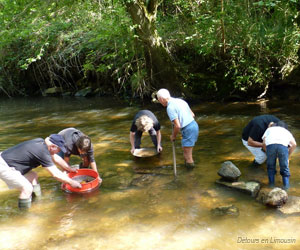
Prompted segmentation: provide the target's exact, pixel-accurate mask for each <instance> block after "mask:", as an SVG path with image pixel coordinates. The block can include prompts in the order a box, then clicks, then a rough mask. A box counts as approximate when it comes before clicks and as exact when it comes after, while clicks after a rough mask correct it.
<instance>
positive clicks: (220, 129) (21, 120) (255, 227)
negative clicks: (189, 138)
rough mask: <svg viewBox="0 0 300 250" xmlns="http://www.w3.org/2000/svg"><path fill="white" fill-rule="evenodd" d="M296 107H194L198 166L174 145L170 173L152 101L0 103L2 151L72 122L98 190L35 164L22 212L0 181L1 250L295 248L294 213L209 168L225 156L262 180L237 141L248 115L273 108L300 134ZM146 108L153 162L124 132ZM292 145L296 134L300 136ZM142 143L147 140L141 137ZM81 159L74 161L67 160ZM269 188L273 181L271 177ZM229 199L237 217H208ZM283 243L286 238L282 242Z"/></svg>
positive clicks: (247, 176) (298, 192) (296, 169)
mask: <svg viewBox="0 0 300 250" xmlns="http://www.w3.org/2000/svg"><path fill="white" fill-rule="evenodd" d="M299 106H300V104H299V103H280V102H267V101H261V102H254V103H225V104H224V103H199V104H192V105H191V108H192V109H193V111H194V113H195V115H196V120H197V122H198V124H199V128H200V131H199V140H198V142H197V144H196V146H195V148H194V160H195V163H196V168H195V169H194V170H192V171H187V170H186V169H185V168H184V166H183V165H184V164H183V162H184V160H183V155H182V150H181V147H180V141H179V140H177V141H176V160H177V174H178V177H177V179H176V180H174V177H173V170H172V166H173V161H172V145H171V143H170V141H169V135H170V133H171V124H170V121H169V120H168V118H167V114H166V111H165V108H163V107H162V106H161V105H160V104H147V105H145V106H129V105H127V104H126V103H122V102H120V101H118V100H114V99H108V98H91V99H84V98H82V99H81V98H80V99H75V98H42V99H39V98H37V99H34V98H27V99H25V98H24V99H23V98H21V99H2V100H0V124H1V126H0V135H1V136H0V151H3V150H5V149H7V148H8V147H11V146H13V145H15V144H17V143H20V142H22V141H24V140H29V139H33V138H36V137H42V138H45V137H47V136H48V135H49V134H51V133H57V132H59V131H60V130H62V129H64V128H66V127H76V128H78V129H80V130H81V131H83V132H84V133H86V134H87V135H89V136H90V137H91V139H92V142H93V145H94V149H95V158H96V162H97V165H98V170H99V172H100V175H101V176H102V178H103V183H102V186H101V187H100V188H99V189H98V190H96V191H95V192H92V193H88V194H83V195H78V194H77V195H76V194H68V193H65V192H64V191H62V190H61V185H60V183H59V182H58V181H56V180H55V179H54V178H52V177H51V176H50V175H49V174H48V172H46V171H45V170H43V169H42V168H41V167H39V168H36V169H35V171H36V172H37V173H38V175H39V181H40V183H41V187H42V192H43V198H42V199H41V200H39V201H36V202H34V203H33V204H32V207H31V208H30V209H29V210H28V211H20V210H19V209H18V206H17V200H18V192H17V191H16V190H8V188H7V187H6V185H5V183H4V182H3V181H1V180H0V249H14V250H15V249H26V250H27V249H220V250H224V249H225V250H226V249H297V248H298V249H299V248H300V237H299V233H298V231H299V225H300V218H299V216H284V215H282V214H281V213H280V212H279V211H277V210H276V209H271V208H267V207H265V206H264V205H262V204H260V203H258V202H256V201H255V199H254V198H252V197H250V196H248V195H246V194H244V193H239V192H237V191H233V190H229V189H225V188H223V187H220V186H217V185H216V184H215V181H216V180H217V179H219V177H218V175H217V171H218V170H219V168H220V167H221V164H222V163H223V162H224V161H227V160H230V161H232V162H233V163H234V164H235V165H236V166H237V167H238V168H239V169H240V170H241V172H242V176H241V178H240V179H242V180H258V181H260V182H261V183H262V185H267V172H266V165H263V166H261V167H258V168H253V167H250V164H251V162H252V160H253V158H252V156H251V155H250V153H249V152H248V151H247V150H246V149H245V148H244V146H243V145H242V142H241V132H242V129H243V127H244V126H245V125H246V124H247V123H248V121H250V120H251V118H252V117H254V116H256V115H260V114H267V113H268V114H274V115H276V116H278V117H279V118H281V119H283V120H285V121H286V122H287V123H288V124H289V126H290V129H291V132H292V133H293V135H294V136H295V138H296V141H297V139H298V138H300V118H299V116H298V112H297V111H298V110H299ZM140 109H150V110H152V111H153V112H154V113H155V114H156V116H157V117H158V119H159V121H160V123H161V125H162V129H161V132H162V143H163V152H162V153H161V154H160V155H159V156H155V157H151V158H145V159H141V158H135V157H133V156H132V155H131V154H130V143H129V128H130V125H131V122H132V119H133V117H134V115H135V113H136V112H137V111H138V110H140ZM299 141H300V140H299ZM142 146H145V147H147V146H152V145H151V141H150V138H149V136H143V144H142ZM299 156H300V152H299V150H298V149H296V151H295V152H294V154H293V155H292V156H291V158H290V171H291V188H290V190H289V195H295V196H300V163H299V160H298V159H299ZM71 162H72V163H74V164H76V163H79V158H77V157H76V156H73V157H71ZM276 185H277V186H279V187H280V186H281V185H282V183H281V177H280V175H277V178H276ZM231 204H232V205H234V206H236V207H237V208H238V209H239V216H238V217H232V216H224V217H215V216H213V215H212V214H211V209H213V208H215V207H218V206H223V205H231ZM287 241H289V242H287Z"/></svg>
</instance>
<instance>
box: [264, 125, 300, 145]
mask: <svg viewBox="0 0 300 250" xmlns="http://www.w3.org/2000/svg"><path fill="white" fill-rule="evenodd" d="M264 138H265V142H266V145H267V146H268V145H270V144H281V145H283V146H286V147H287V146H288V145H289V144H290V142H291V141H295V139H294V137H293V135H292V134H291V132H290V131H288V130H287V129H285V128H283V127H278V126H276V127H270V128H268V129H267V130H266V131H265V133H264V135H263V136H262V139H264Z"/></svg>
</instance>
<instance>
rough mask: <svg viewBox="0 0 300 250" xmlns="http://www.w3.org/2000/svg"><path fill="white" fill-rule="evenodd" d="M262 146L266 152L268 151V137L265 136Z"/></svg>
mask: <svg viewBox="0 0 300 250" xmlns="http://www.w3.org/2000/svg"><path fill="white" fill-rule="evenodd" d="M262 148H263V149H264V151H265V152H267V146H266V138H265V137H264V139H263V146H262Z"/></svg>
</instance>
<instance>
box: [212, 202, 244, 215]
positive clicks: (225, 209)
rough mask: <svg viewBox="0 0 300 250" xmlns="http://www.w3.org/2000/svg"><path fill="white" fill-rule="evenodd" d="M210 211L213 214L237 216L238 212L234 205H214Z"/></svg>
mask: <svg viewBox="0 0 300 250" xmlns="http://www.w3.org/2000/svg"><path fill="white" fill-rule="evenodd" d="M210 212H211V214H212V215H213V216H224V215H229V216H233V217H237V216H239V214H240V212H239V209H238V208H237V207H236V206H234V205H228V206H220V207H216V208H213V209H211V210H210Z"/></svg>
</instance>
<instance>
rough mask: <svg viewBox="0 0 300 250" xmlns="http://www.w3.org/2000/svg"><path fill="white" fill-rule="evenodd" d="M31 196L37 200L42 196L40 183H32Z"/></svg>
mask: <svg viewBox="0 0 300 250" xmlns="http://www.w3.org/2000/svg"><path fill="white" fill-rule="evenodd" d="M32 197H33V198H34V199H35V200H37V199H40V198H41V197H42V190H41V186H40V184H36V185H33V192H32Z"/></svg>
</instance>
